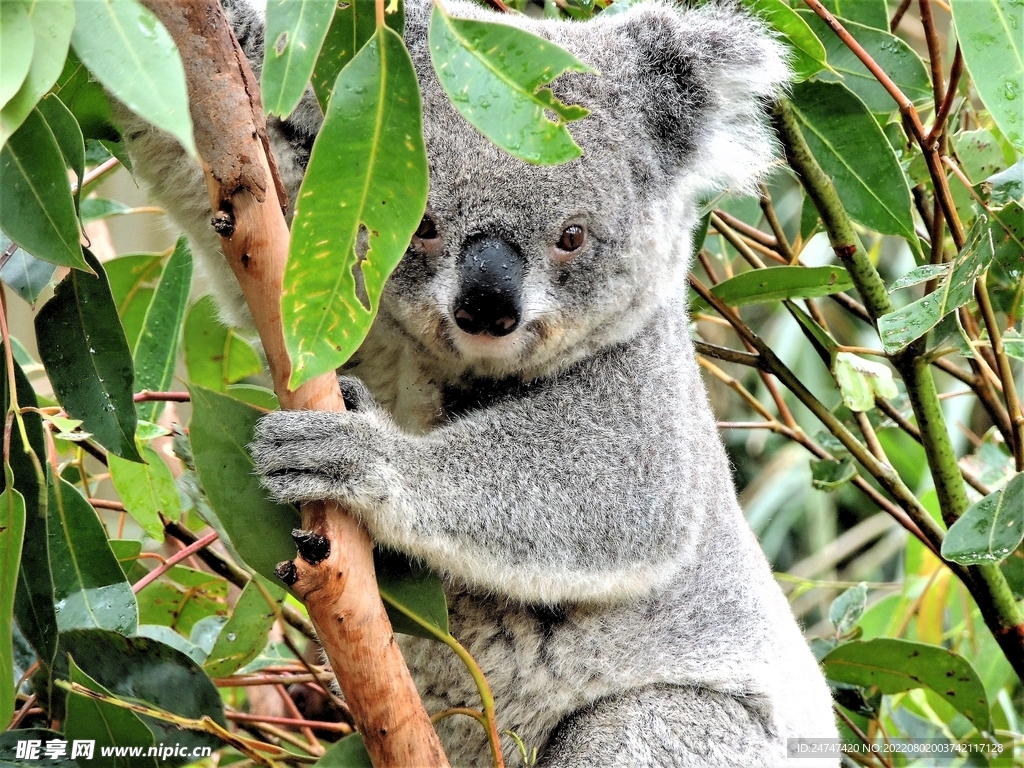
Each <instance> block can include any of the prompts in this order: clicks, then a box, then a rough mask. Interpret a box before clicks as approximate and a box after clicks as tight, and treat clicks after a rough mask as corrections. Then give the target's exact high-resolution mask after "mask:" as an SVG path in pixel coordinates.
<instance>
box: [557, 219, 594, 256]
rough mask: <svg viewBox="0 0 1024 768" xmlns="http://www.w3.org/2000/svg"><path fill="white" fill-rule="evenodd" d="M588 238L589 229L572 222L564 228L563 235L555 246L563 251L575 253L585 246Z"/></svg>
mask: <svg viewBox="0 0 1024 768" xmlns="http://www.w3.org/2000/svg"><path fill="white" fill-rule="evenodd" d="M586 240H587V231H586V230H585V229H584V228H583V227H581V226H580V225H579V224H570V225H569V226H568V227H566V228H565V229H563V230H562V236H561V237H560V238H558V242H557V243H555V246H556V247H557V248H558V250H560V251H562V252H563V253H573V252H574V251H578V250H579V249H580V248H582V247H583V243H585V242H586Z"/></svg>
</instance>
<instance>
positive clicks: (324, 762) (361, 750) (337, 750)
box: [313, 733, 373, 768]
mask: <svg viewBox="0 0 1024 768" xmlns="http://www.w3.org/2000/svg"><path fill="white" fill-rule="evenodd" d="M313 768H373V763H372V762H370V755H369V754H368V753H367V752H366V744H364V743H363V737H362V736H361V735H360V734H358V733H353V734H351V735H349V736H346V737H345V738H343V739H340V740H339V741H338V742H337V743H336V744H334V745H332V746H331V748H330V749H328V750H327V751H326V752H324V755H323V757H321V758H320V759H319V760H317V761H316V763H315V764H314V766H313Z"/></svg>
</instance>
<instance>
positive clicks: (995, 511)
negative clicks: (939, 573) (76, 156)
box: [942, 472, 1024, 565]
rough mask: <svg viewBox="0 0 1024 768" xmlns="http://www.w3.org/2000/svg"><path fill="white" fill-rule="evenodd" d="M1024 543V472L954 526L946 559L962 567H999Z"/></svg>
mask: <svg viewBox="0 0 1024 768" xmlns="http://www.w3.org/2000/svg"><path fill="white" fill-rule="evenodd" d="M1021 541H1024V472H1021V473H1018V474H1017V475H1015V476H1014V477H1013V479H1012V480H1010V482H1008V483H1007V484H1006V485H1005V486H1004V487H1003V488H1000V489H999V490H998V491H994V492H993V493H990V494H989V495H988V496H986V497H985V498H983V499H981V501H978V502H977V503H975V504H972V505H971V507H970V508H969V509H968V510H967V511H966V512H964V513H963V515H961V517H960V519H959V520H957V521H956V522H955V523H953V525H952V526H950V529H949V531H948V532H947V533H946V538H945V539H944V540H943V542H942V556H943V557H944V558H945V559H946V560H952V561H953V562H955V563H960V564H961V565H978V564H980V563H998V562H1001V561H1002V560H1005V559H1006V558H1007V557H1008V556H1009V555H1010V554H1011V553H1012V552H1013V551H1014V550H1015V549H1017V547H1018V546H1020V543H1021Z"/></svg>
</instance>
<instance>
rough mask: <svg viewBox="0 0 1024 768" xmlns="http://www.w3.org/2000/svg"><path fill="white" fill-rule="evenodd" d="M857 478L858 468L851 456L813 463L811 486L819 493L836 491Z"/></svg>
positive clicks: (814, 461)
mask: <svg viewBox="0 0 1024 768" xmlns="http://www.w3.org/2000/svg"><path fill="white" fill-rule="evenodd" d="M856 476H857V468H856V466H854V464H853V459H851V458H850V457H849V456H847V457H845V458H843V459H816V460H813V461H811V486H812V487H813V488H817V489H818V490H819V491H834V490H836V489H837V488H839V487H841V486H843V485H845V484H846V483H848V482H850V481H851V480H852V479H853V478H854V477H856Z"/></svg>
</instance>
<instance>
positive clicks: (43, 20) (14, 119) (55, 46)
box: [0, 0, 75, 147]
mask: <svg viewBox="0 0 1024 768" xmlns="http://www.w3.org/2000/svg"><path fill="white" fill-rule="evenodd" d="M19 4H23V5H25V6H26V7H27V8H28V13H29V16H30V18H31V21H32V36H33V41H32V63H31V64H30V65H29V69H28V73H27V74H26V75H25V78H24V81H23V82H22V84H21V86H20V87H19V88H18V91H17V93H15V94H14V96H12V97H11V98H10V99H9V100H8V101H7V103H6V104H4V106H3V109H0V147H3V146H4V145H5V144H6V143H7V140H8V139H9V138H10V137H11V136H12V135H13V134H14V132H15V131H16V130H18V127H19V126H20V125H21V124H22V122H24V120H25V119H26V118H27V117H28V116H29V114H30V113H31V112H32V109H33V108H34V107H35V105H36V104H37V103H38V102H39V100H40V99H41V98H42V97H43V94H45V93H46V92H47V91H48V90H50V87H51V86H52V85H53V84H54V82H56V80H57V78H58V77H59V76H60V73H61V69H62V68H63V67H64V57H65V56H66V55H67V52H68V44H69V43H70V42H71V28H72V27H73V26H74V23H75V11H74V7H73V6H72V4H71V0H30V2H26V3H19ZM3 5H4V6H8V5H15V3H14V2H10V0H4V2H3ZM3 20H4V23H6V21H7V14H6V13H5V14H4V17H3ZM3 41H6V34H5V35H4V39H3ZM4 77H5V79H6V73H5V74H4Z"/></svg>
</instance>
